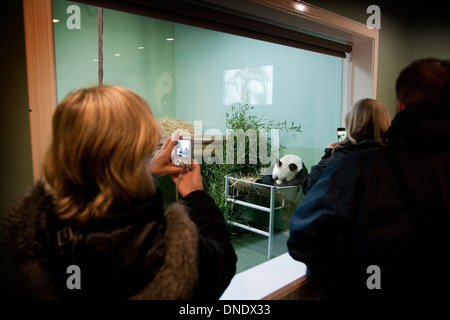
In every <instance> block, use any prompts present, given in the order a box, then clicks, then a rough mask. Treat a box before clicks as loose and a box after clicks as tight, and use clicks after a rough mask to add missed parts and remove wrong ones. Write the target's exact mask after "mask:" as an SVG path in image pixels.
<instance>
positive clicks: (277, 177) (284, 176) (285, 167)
mask: <svg viewBox="0 0 450 320" xmlns="http://www.w3.org/2000/svg"><path fill="white" fill-rule="evenodd" d="M301 169H302V160H301V159H300V157H298V156H296V155H285V156H284V157H282V158H281V159H280V160H278V162H277V163H275V166H274V167H273V172H272V178H273V180H274V181H275V183H276V184H278V185H281V184H282V183H283V182H287V181H291V180H293V179H294V178H295V176H296V175H297V172H299V171H300V170H301Z"/></svg>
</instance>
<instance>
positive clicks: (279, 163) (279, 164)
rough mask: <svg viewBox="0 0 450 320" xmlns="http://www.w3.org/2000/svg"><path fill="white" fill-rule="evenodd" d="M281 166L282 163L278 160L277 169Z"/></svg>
mask: <svg viewBox="0 0 450 320" xmlns="http://www.w3.org/2000/svg"><path fill="white" fill-rule="evenodd" d="M282 165H283V163H282V162H281V161H280V159H278V167H279V168H281V166H282Z"/></svg>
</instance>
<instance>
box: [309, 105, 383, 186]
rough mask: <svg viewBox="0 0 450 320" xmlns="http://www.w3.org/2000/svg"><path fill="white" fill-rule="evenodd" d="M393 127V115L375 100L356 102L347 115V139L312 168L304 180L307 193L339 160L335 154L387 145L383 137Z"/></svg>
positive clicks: (326, 151) (334, 145) (340, 154)
mask: <svg viewBox="0 0 450 320" xmlns="http://www.w3.org/2000/svg"><path fill="white" fill-rule="evenodd" d="M390 125H391V116H390V115H389V113H388V111H387V110H386V107H385V106H384V105H383V104H382V103H381V102H379V101H377V100H374V99H369V98H367V99H362V100H359V101H357V102H356V103H355V104H354V105H353V107H352V108H351V109H350V110H349V111H348V112H347V114H346V116H345V126H346V131H347V135H346V138H345V139H344V140H343V141H342V142H339V143H331V144H329V145H328V146H327V147H326V148H325V154H324V156H323V157H322V159H321V160H320V161H319V163H318V164H317V165H314V166H312V167H311V173H310V174H309V175H308V176H307V177H306V178H305V180H304V181H303V184H302V187H303V192H304V193H305V194H307V193H308V191H309V190H310V189H311V188H312V187H313V186H314V184H315V183H316V182H317V180H319V178H320V176H321V175H322V173H323V171H324V170H325V167H326V166H327V163H328V162H329V161H332V160H333V159H336V157H335V155H337V154H339V157H340V156H343V155H345V154H346V153H349V152H354V151H358V150H364V149H369V148H373V147H377V146H380V145H381V146H383V145H385V144H386V139H385V138H384V134H385V132H386V131H387V129H388V128H389V127H390Z"/></svg>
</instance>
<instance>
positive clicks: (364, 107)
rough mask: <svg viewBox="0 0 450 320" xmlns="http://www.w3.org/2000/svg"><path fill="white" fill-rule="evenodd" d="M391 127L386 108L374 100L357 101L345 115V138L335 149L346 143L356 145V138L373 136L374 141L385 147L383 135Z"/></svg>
mask: <svg viewBox="0 0 450 320" xmlns="http://www.w3.org/2000/svg"><path fill="white" fill-rule="evenodd" d="M390 125H391V116H390V115H389V113H388V111H387V110H386V107H385V106H384V105H383V104H382V103H381V102H379V101H377V100H374V99H369V98H367V99H361V100H359V101H357V102H356V103H355V104H354V105H353V107H352V108H351V109H350V111H349V112H347V114H346V115H345V126H346V130H347V137H346V138H345V140H344V141H342V142H341V143H338V144H336V147H341V146H342V145H343V144H345V143H346V142H347V141H351V142H352V143H354V144H356V143H357V142H356V138H357V137H361V136H365V135H373V137H374V140H375V141H376V142H378V143H379V144H381V145H385V143H386V140H385V139H384V138H383V134H384V133H385V132H386V131H387V129H388V128H389V127H390Z"/></svg>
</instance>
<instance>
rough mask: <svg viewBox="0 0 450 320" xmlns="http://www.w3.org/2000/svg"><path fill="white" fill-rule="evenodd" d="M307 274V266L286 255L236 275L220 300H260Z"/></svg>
mask: <svg viewBox="0 0 450 320" xmlns="http://www.w3.org/2000/svg"><path fill="white" fill-rule="evenodd" d="M305 274H306V266H305V264H303V263H301V262H299V261H296V260H294V259H292V258H291V256H290V255H289V254H288V253H285V254H283V255H281V256H278V257H276V258H273V259H271V260H269V261H267V262H265V263H262V264H260V265H257V266H255V267H253V268H251V269H248V270H246V271H243V272H241V273H238V274H237V275H235V276H234V278H233V279H232V280H231V283H230V285H229V286H228V288H227V289H226V290H225V292H224V293H223V294H222V296H221V297H220V300H260V299H262V298H264V297H266V296H267V295H269V294H271V293H272V292H274V291H276V290H278V289H280V288H282V287H284V286H285V285H287V284H289V283H291V282H293V281H295V280H297V279H299V278H300V277H302V276H304V275H305Z"/></svg>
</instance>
